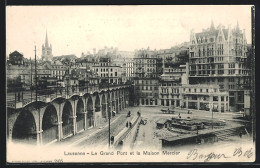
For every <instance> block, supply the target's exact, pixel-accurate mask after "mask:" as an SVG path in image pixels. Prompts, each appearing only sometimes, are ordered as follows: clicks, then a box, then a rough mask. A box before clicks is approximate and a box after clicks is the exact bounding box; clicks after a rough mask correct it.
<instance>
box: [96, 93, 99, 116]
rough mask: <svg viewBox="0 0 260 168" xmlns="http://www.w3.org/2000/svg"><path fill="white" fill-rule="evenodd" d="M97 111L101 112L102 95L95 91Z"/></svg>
mask: <svg viewBox="0 0 260 168" xmlns="http://www.w3.org/2000/svg"><path fill="white" fill-rule="evenodd" d="M95 97H96V99H95V112H100V96H99V94H98V93H95Z"/></svg>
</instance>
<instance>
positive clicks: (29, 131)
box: [12, 110, 37, 144]
mask: <svg viewBox="0 0 260 168" xmlns="http://www.w3.org/2000/svg"><path fill="white" fill-rule="evenodd" d="M12 140H13V142H16V143H28V144H36V143H37V135H36V124H35V119H34V117H33V115H32V113H31V112H30V111H28V110H23V111H22V112H21V113H20V114H19V116H18V117H17V119H16V121H15V123H14V127H13V132H12Z"/></svg>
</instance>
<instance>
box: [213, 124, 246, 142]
mask: <svg viewBox="0 0 260 168" xmlns="http://www.w3.org/2000/svg"><path fill="white" fill-rule="evenodd" d="M242 129H243V127H242V126H240V127H235V128H229V129H224V130H219V131H215V132H212V133H213V134H215V135H216V136H217V137H218V140H219V141H225V140H230V137H231V136H239V132H240V131H242Z"/></svg>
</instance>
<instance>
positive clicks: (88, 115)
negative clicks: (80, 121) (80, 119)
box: [87, 96, 93, 127]
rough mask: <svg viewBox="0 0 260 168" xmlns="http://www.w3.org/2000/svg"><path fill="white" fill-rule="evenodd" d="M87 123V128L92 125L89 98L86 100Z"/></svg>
mask: <svg viewBox="0 0 260 168" xmlns="http://www.w3.org/2000/svg"><path fill="white" fill-rule="evenodd" d="M87 122H88V124H87V126H88V127H91V126H92V125H93V100H92V97H91V96H88V98H87Z"/></svg>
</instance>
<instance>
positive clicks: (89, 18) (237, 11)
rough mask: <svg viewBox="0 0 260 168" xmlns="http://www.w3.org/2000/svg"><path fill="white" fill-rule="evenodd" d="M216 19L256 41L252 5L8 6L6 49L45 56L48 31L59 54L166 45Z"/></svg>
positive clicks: (172, 44) (187, 36)
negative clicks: (236, 27) (44, 45)
mask: <svg viewBox="0 0 260 168" xmlns="http://www.w3.org/2000/svg"><path fill="white" fill-rule="evenodd" d="M211 21H213V22H214V25H215V27H216V26H218V25H219V24H222V25H224V26H225V27H228V25H230V26H231V27H232V28H233V27H235V26H236V24H237V21H238V22H239V27H240V28H241V29H245V32H246V38H247V42H248V43H251V6H249V5H226V6H223V5H207V6H205V5H202V6H199V5H196V6H190V5H183V6H177V5H160V6H156V5H152V6H151V5H149V6H148V5H147V6H141V5H134V6H105V5H104V6H7V7H6V54H7V55H9V53H10V52H13V51H15V50H17V51H19V52H21V53H23V54H24V57H25V58H30V57H34V46H36V48H37V57H38V58H41V49H42V44H44V43H45V36H46V31H47V32H48V41H49V44H52V53H53V55H54V56H59V55H67V54H75V55H76V56H78V57H80V56H81V53H82V52H84V53H87V51H90V52H91V53H92V52H93V48H96V49H97V50H99V49H102V48H104V46H107V47H111V46H112V47H117V48H118V49H119V50H121V51H134V50H135V49H141V48H145V49H146V48H147V47H148V46H149V47H150V49H152V50H154V49H157V50H159V49H167V48H170V47H172V46H174V45H176V44H180V43H182V42H186V41H189V40H190V31H191V29H194V31H195V32H200V31H202V29H207V28H209V26H210V24H211Z"/></svg>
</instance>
